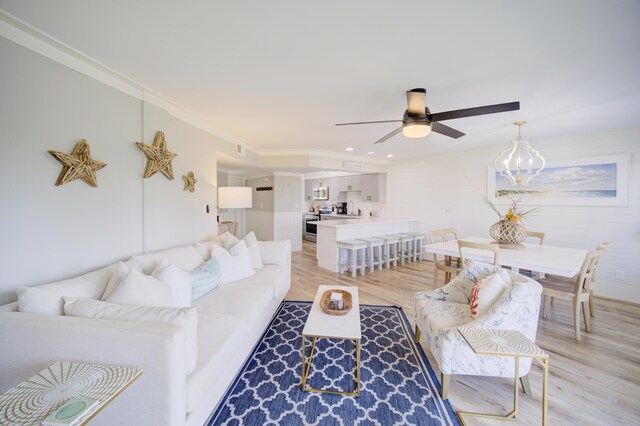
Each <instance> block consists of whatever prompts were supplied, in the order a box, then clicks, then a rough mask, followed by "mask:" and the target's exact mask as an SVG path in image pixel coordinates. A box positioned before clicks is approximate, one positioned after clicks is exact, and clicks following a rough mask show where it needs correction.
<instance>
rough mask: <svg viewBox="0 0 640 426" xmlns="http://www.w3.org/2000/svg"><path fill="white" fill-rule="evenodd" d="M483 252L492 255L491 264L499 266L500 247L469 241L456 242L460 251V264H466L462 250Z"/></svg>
mask: <svg viewBox="0 0 640 426" xmlns="http://www.w3.org/2000/svg"><path fill="white" fill-rule="evenodd" d="M466 248H468V249H475V250H485V251H488V252H491V254H492V255H493V262H492V263H493V264H494V265H500V246H499V245H498V244H491V243H472V242H470V241H462V240H458V251H460V259H461V260H462V264H463V265H464V264H465V263H466V260H467V258H466V257H465V255H464V252H465V250H464V249H466Z"/></svg>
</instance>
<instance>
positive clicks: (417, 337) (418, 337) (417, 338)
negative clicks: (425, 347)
mask: <svg viewBox="0 0 640 426" xmlns="http://www.w3.org/2000/svg"><path fill="white" fill-rule="evenodd" d="M416 343H420V329H419V328H418V325H417V324H416Z"/></svg>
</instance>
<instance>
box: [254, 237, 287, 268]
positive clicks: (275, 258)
mask: <svg viewBox="0 0 640 426" xmlns="http://www.w3.org/2000/svg"><path fill="white" fill-rule="evenodd" d="M258 245H259V247H260V257H261V258H262V263H263V264H265V265H290V264H291V240H282V241H258Z"/></svg>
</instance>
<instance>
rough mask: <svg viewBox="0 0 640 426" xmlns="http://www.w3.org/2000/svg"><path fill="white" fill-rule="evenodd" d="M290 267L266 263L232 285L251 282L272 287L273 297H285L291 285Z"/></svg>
mask: <svg viewBox="0 0 640 426" xmlns="http://www.w3.org/2000/svg"><path fill="white" fill-rule="evenodd" d="M289 268H290V267H289V265H264V267H262V268H260V269H258V270H257V271H256V273H255V274H253V275H251V276H250V277H247V278H244V279H241V280H240V281H236V282H235V283H233V284H232V285H236V284H251V285H259V286H266V287H271V288H272V291H273V297H275V298H283V297H284V295H285V294H286V293H287V291H288V290H289V286H290V281H289V273H290V269H289Z"/></svg>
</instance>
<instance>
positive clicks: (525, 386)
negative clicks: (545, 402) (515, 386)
mask: <svg viewBox="0 0 640 426" xmlns="http://www.w3.org/2000/svg"><path fill="white" fill-rule="evenodd" d="M520 384H521V385H522V390H523V391H524V393H525V394H527V395H529V396H531V383H529V375H528V374H527V375H526V376H522V377H520Z"/></svg>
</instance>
